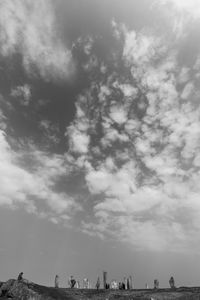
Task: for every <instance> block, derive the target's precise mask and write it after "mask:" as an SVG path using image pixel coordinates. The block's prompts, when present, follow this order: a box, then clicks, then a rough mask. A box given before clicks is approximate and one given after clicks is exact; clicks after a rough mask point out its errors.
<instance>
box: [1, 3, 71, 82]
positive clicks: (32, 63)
mask: <svg viewBox="0 0 200 300" xmlns="http://www.w3.org/2000/svg"><path fill="white" fill-rule="evenodd" d="M54 10H55V8H54V3H53V2H52V1H51V0H48V1H44V0H39V1H31V0H26V1H25V0H22V1H21V0H8V1H1V3H0V27H1V32H0V53H1V55H3V56H10V55H13V54H15V53H21V54H22V59H23V66H24V68H25V70H26V71H27V72H28V73H29V74H31V75H32V74H35V71H36V72H38V73H39V75H40V76H41V77H43V79H44V80H47V81H48V80H58V79H68V78H69V77H70V76H71V75H72V73H73V69H74V67H73V61H72V55H71V52H70V50H69V49H68V48H67V47H66V45H65V44H64V43H63V42H62V40H61V38H60V36H59V32H58V29H57V28H56V22H55V12H54Z"/></svg>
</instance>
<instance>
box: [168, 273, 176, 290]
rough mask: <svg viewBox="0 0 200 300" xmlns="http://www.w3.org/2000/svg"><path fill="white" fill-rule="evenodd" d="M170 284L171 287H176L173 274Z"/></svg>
mask: <svg viewBox="0 0 200 300" xmlns="http://www.w3.org/2000/svg"><path fill="white" fill-rule="evenodd" d="M169 285H170V288H171V289H174V288H175V281H174V277H173V276H172V277H171V278H170V280H169Z"/></svg>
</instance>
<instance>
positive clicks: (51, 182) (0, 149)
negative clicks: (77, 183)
mask: <svg viewBox="0 0 200 300" xmlns="http://www.w3.org/2000/svg"><path fill="white" fill-rule="evenodd" d="M1 118H2V119H3V121H4V118H3V115H2V116H1ZM15 146H16V147H15V150H14V149H12V147H11V146H10V144H9V142H8V139H7V136H6V133H5V131H4V130H3V129H1V130H0V153H1V158H0V167H1V174H0V190H1V196H0V205H1V206H6V207H9V208H11V209H16V208H18V207H23V208H24V209H25V210H26V211H27V212H28V213H35V214H37V215H38V216H40V217H45V218H48V219H49V220H51V219H52V218H53V219H54V221H55V220H57V222H65V220H68V219H70V218H71V216H72V215H73V214H74V212H76V211H77V210H78V211H79V210H80V209H81V207H80V205H79V204H78V203H76V201H75V200H74V199H73V198H72V197H71V196H69V195H68V194H67V193H66V192H64V191H63V192H61V191H60V192H59V191H57V190H56V183H57V181H59V179H60V178H64V177H65V176H67V175H69V173H70V166H69V167H68V168H66V164H67V160H66V158H65V156H64V155H63V156H62V155H57V154H49V153H46V152H45V151H41V150H39V149H37V147H36V146H34V145H33V144H30V143H28V144H27V143H20V144H16V145H15ZM16 149H18V150H16Z"/></svg>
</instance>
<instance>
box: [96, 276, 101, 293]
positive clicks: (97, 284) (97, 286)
mask: <svg viewBox="0 0 200 300" xmlns="http://www.w3.org/2000/svg"><path fill="white" fill-rule="evenodd" d="M99 288H100V278H99V277H98V278H97V283H96V289H97V290H99Z"/></svg>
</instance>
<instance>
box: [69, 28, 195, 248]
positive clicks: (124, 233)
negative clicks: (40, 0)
mask: <svg viewBox="0 0 200 300" xmlns="http://www.w3.org/2000/svg"><path fill="white" fill-rule="evenodd" d="M113 26H114V30H115V33H114V35H116V37H117V39H118V38H119V36H120V42H121V41H123V39H124V48H123V53H122V63H124V68H127V69H128V71H129V74H130V75H131V78H130V76H127V77H126V76H125V75H123V76H121V74H120V73H119V74H118V75H116V73H114V74H106V75H105V78H104V81H103V83H101V82H92V83H91V86H90V88H89V89H88V90H87V91H86V92H85V93H83V95H82V97H80V98H79V99H78V101H77V104H76V109H77V114H76V117H75V120H74V122H73V125H72V126H73V128H74V129H75V130H78V129H79V131H78V132H81V134H83V136H84V135H86V136H87V135H88V132H90V133H91V135H90V145H91V147H92V149H93V150H94V151H88V145H87V147H85V151H79V152H78V153H79V158H78V159H77V158H76V159H77V162H78V163H80V162H81V164H80V165H79V166H81V167H84V170H85V180H86V183H87V187H88V189H89V192H90V193H91V194H92V195H96V196H95V197H97V198H98V201H94V203H90V205H92V206H93V215H92V216H91V219H89V218H88V219H87V222H86V221H83V223H82V230H83V231H84V232H86V233H88V234H90V235H97V236H99V237H100V238H104V237H112V238H113V237H114V238H116V239H118V240H120V241H124V242H128V243H131V244H133V245H134V247H135V248H137V249H151V250H159V251H162V250H166V249H169V247H170V249H171V250H172V251H188V250H190V251H193V248H194V246H195V247H196V246H197V240H198V241H199V240H200V239H199V237H198V235H199V233H198V231H199V227H200V222H199V215H200V209H199V203H198V201H197V199H198V198H199V196H200V189H199V185H198V184H197V182H198V180H199V176H200V175H199V172H200V171H199V165H200V162H199V161H200V158H199V150H200V131H199V128H200V107H199V103H197V100H196V99H197V95H198V92H199V91H198V87H197V84H196V82H195V80H196V79H194V78H197V77H196V75H197V74H198V72H199V69H198V66H197V64H196V66H195V68H194V69H193V70H191V68H189V67H184V66H179V65H178V60H177V55H176V54H177V49H175V50H174V49H172V48H173V47H172V45H170V41H168V40H167V41H165V40H164V39H163V37H158V36H156V35H154V34H153V32H151V33H146V32H145V31H143V32H139V33H138V32H135V31H129V30H128V29H127V28H126V27H125V26H117V24H116V23H113ZM127 69H126V70H127ZM120 70H121V69H120ZM127 73H128V72H127ZM192 73H193V74H192ZM193 79H194V80H193ZM83 121H84V122H85V123H86V124H87V126H83V124H85V123H84V122H83ZM77 128H78V129H77ZM75 132H76V131H75ZM80 144H81V143H80ZM77 148H78V146H77ZM72 149H73V148H72ZM86 154H87V155H86ZM76 155H77V152H76ZM199 250H200V249H199V247H196V251H199Z"/></svg>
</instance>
